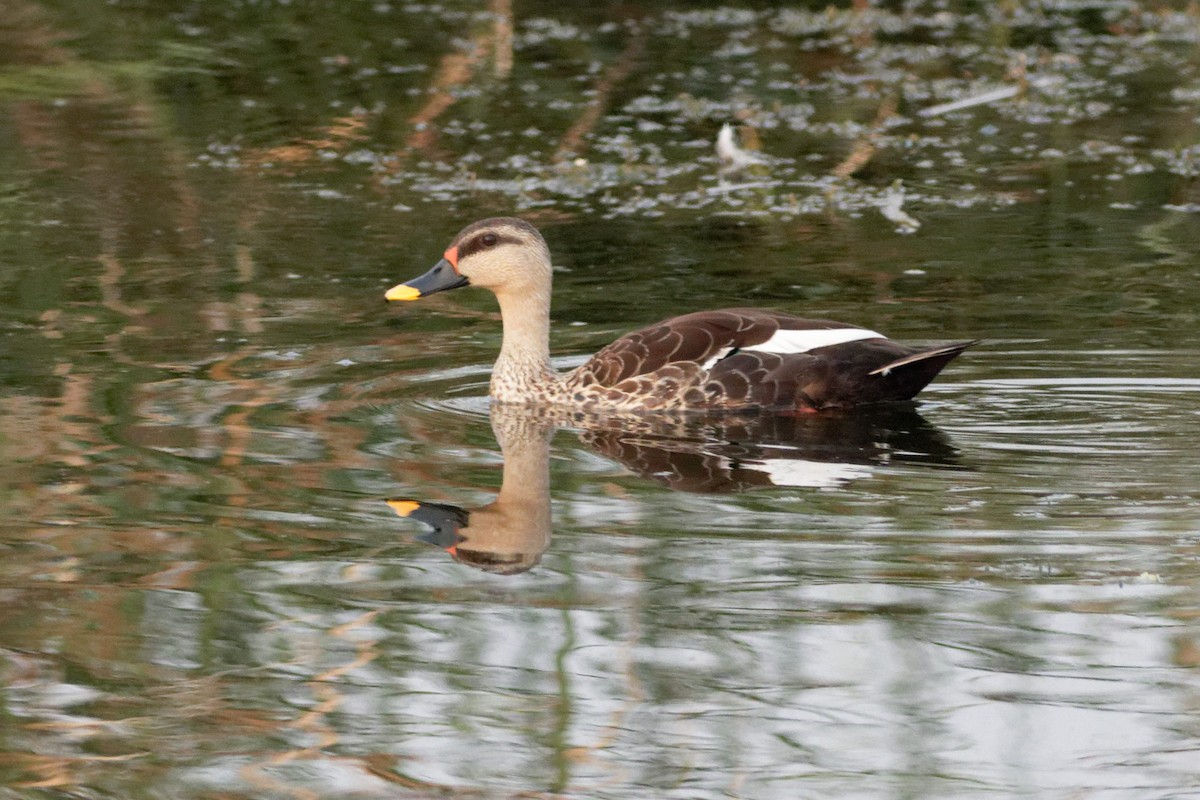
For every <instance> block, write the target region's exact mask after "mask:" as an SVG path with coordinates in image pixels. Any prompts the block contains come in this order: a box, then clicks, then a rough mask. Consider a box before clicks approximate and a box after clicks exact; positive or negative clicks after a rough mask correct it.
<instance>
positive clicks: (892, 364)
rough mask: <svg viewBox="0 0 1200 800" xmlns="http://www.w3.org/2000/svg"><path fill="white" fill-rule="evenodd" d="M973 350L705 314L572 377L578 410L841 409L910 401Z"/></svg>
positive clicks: (624, 341)
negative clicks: (964, 352)
mask: <svg viewBox="0 0 1200 800" xmlns="http://www.w3.org/2000/svg"><path fill="white" fill-rule="evenodd" d="M971 344H972V342H959V343H955V344H952V345H944V346H940V347H936V348H931V349H922V348H917V347H908V346H905V345H902V344H898V343H896V342H893V341H891V340H890V339H887V338H886V337H884V336H883V335H882V334H879V333H876V332H874V331H871V330H867V329H865V328H859V327H856V326H853V325H847V324H845V323H841V322H833V321H830V320H821V319H803V318H800V317H793V316H790V315H787V314H780V313H778V312H775V311H770V310H766V309H755V308H731V309H722V310H720V311H702V312H698V313H694V314H686V315H684V316H680V317H674V318H672V319H668V320H665V321H663V322H660V323H657V324H655V325H651V326H648V327H646V328H643V329H641V330H638V331H634V332H633V333H630V334H628V335H626V336H623V337H621V338H620V339H618V340H617V341H615V342H613V343H612V344H610V345H608V346H607V347H605V348H604V349H603V350H601V351H600V352H598V353H597V354H596V355H595V356H594V357H593V358H592V359H591V360H590V361H588V362H587V363H586V364H584V365H583V366H581V367H580V368H579V369H577V370H576V371H575V372H574V373H572V374H571V375H570V377H569V379H568V387H567V388H568V391H569V394H568V397H570V399H571V400H572V401H573V402H576V403H584V404H589V405H590V404H595V405H611V406H616V407H622V408H631V409H632V408H644V409H660V408H674V409H679V408H696V409H728V410H736V409H753V408H770V409H799V410H815V409H823V408H840V407H848V406H853V405H860V404H863V403H877V402H884V401H889V400H907V399H910V398H912V397H913V396H914V395H916V394H917V392H919V391H920V390H921V389H922V388H924V387H925V385H926V384H928V383H929V381H931V380H933V378H934V376H936V375H937V373H938V372H939V371H940V370H941V369H942V367H944V366H945V365H946V364H947V363H949V362H950V361H951V360H952V359H953V358H954V357H955V356H957V355H958V354H959V353H960V352H962V350H964V349H965V348H966V347H968V346H970V345H971Z"/></svg>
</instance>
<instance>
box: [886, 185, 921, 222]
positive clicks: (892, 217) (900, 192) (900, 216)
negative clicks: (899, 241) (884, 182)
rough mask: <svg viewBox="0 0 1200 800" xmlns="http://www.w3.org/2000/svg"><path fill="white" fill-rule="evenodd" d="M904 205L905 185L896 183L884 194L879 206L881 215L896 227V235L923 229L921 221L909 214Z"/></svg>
mask: <svg viewBox="0 0 1200 800" xmlns="http://www.w3.org/2000/svg"><path fill="white" fill-rule="evenodd" d="M903 205H904V183H903V181H895V182H894V183H893V184H892V185H891V186H889V187H888V188H887V191H886V192H884V194H883V202H881V203H880V204H879V213H880V214H883V216H884V217H885V218H886V219H887V220H888V221H889V222H893V223H895V225H896V233H916V232H917V230H918V229H920V227H921V223H920V221H919V220H917V219H915V218H914V217H912V216H911V215H909V214H908V212H906V211H905V210H904V209H903V208H902V207H901V206H903Z"/></svg>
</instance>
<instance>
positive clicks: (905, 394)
mask: <svg viewBox="0 0 1200 800" xmlns="http://www.w3.org/2000/svg"><path fill="white" fill-rule="evenodd" d="M550 282H551V267H550V255H549V250H548V248H547V247H546V244H545V241H544V240H543V239H542V237H541V235H540V234H539V233H538V232H537V231H536V229H534V228H533V227H532V226H531V225H529V224H528V223H526V222H524V221H523V220H515V219H510V218H496V219H488V220H482V221H480V222H476V223H474V224H472V225H470V226H468V227H467V228H465V229H464V230H463V231H462V232H461V233H460V234H459V235H458V236H457V237H456V238H455V239H454V241H453V242H452V243H451V245H450V247H449V248H447V250H446V252H445V254H444V258H443V260H442V261H441V262H439V263H438V265H437V266H435V267H434V269H432V270H430V272H429V273H426V274H425V275H423V276H421V277H420V278H417V279H414V280H413V281H410V282H409V283H407V284H401V285H400V286H397V287H395V288H393V289H392V290H391V291H389V293H388V298H389V299H416V297H423V296H426V295H428V294H432V293H434V292H437V291H442V290H444V289H449V288H455V287H457V286H461V285H466V284H468V283H469V284H471V285H478V286H484V287H485V288H489V289H491V290H492V291H493V292H494V293H495V294H496V297H497V299H498V300H499V301H500V309H501V315H502V317H503V320H504V342H503V345H502V347H501V352H500V358H499V359H498V360H497V362H496V367H495V370H494V371H493V375H492V383H491V395H492V398H493V400H495V401H497V402H501V403H521V404H553V405H565V406H572V407H576V408H581V409H600V408H603V409H610V410H615V411H659V410H662V411H679V410H706V411H745V410H751V409H778V410H802V411H815V410H823V409H832V408H847V407H850V406H855V405H862V404H866V403H879V402H885V401H893V400H908V399H911V398H912V397H914V396H915V395H916V394H917V393H918V392H919V391H921V389H923V388H924V387H925V386H926V385H927V384H928V383H929V382H930V381H931V380H933V378H934V377H935V376H936V375H937V374H938V372H940V371H941V369H942V368H943V367H944V366H945V365H946V364H948V363H949V362H950V361H951V360H952V359H953V358H954V357H955V356H957V355H958V354H959V353H961V352H962V351H963V350H964V349H966V348H967V347H969V346H970V345H971V344H973V342H956V343H953V344H946V345H941V346H937V347H932V348H919V347H911V346H907V345H902V344H898V343H896V342H893V341H891V340H890V339H887V338H885V337H883V336H882V335H880V334H877V333H875V332H873V331H868V330H864V329H861V328H858V327H856V326H853V325H848V324H845V323H841V322H832V321H829V320H819V319H802V318H799V317H793V316H790V315H787V314H781V313H778V312H775V311H770V310H765V309H754V308H732V309H722V310H719V311H701V312H697V313H693V314H686V315H684V316H680V317H675V318H672V319H668V320H665V321H663V322H660V323H657V324H655V325H651V326H649V327H646V328H643V329H641V330H639V331H635V332H633V333H630V334H628V335H626V336H623V337H621V338H620V339H618V340H617V341H615V342H613V343H612V344H610V345H608V346H607V347H605V348H604V349H602V350H601V351H600V352H598V353H597V354H596V355H595V356H594V357H593V358H592V359H591V360H590V361H588V362H587V363H585V364H583V365H582V366H580V367H579V368H577V369H576V370H574V371H572V372H570V373H567V374H566V375H558V374H557V373H555V372H554V371H553V369H551V367H550V361H549V344H548V339H549V303H550Z"/></svg>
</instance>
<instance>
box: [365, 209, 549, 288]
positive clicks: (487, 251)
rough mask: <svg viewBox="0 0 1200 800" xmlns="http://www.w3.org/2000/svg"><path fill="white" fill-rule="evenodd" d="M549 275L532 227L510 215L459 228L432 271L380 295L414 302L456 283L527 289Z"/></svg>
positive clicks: (545, 254) (543, 249)
mask: <svg viewBox="0 0 1200 800" xmlns="http://www.w3.org/2000/svg"><path fill="white" fill-rule="evenodd" d="M550 274H551V268H550V251H549V249H548V248H547V247H546V240H545V239H543V238H542V235H541V234H540V233H538V232H537V229H536V228H534V227H533V226H532V225H530V224H529V223H528V222H526V221H525V220H522V219H516V218H515V217H493V218H492V219H485V220H481V221H480V222H476V223H474V224H472V225H468V226H467V227H465V228H463V229H462V231H460V232H459V234H458V235H457V236H455V237H454V241H452V242H451V243H450V246H449V247H447V248H446V252H444V253H443V254H442V260H441V261H439V262H438V263H436V264H434V265H433V269H431V270H429V271H428V272H426V273H425V274H424V275H422V276H421V277H419V278H413V279H412V280H411V281H408V282H406V283H401V284H399V285H398V286H393V287H392V288H391V289H388V291H387V294H385V295H384V297H385V298H387V299H388V300H417V299H419V298H422V297H428V296H429V295H431V294H434V293H436V292H442V291H445V290H447V289H457V288H459V287H460V286H482V287H484V288H485V289H491V290H492V291H493V292H495V293H496V294H500V293H502V292H503V293H508V292H516V293H523V292H532V291H536V290H539V289H540V290H544V289H545V288H546V287H548V286H549V284H550Z"/></svg>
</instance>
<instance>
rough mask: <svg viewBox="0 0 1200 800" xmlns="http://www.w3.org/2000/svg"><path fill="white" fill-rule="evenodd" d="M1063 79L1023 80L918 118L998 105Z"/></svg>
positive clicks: (931, 109)
mask: <svg viewBox="0 0 1200 800" xmlns="http://www.w3.org/2000/svg"><path fill="white" fill-rule="evenodd" d="M1060 80H1061V79H1059V78H1055V77H1051V76H1042V77H1039V78H1031V79H1029V80H1023V81H1021V82H1020V83H1016V84H1013V85H1011V86H1001V87H1000V88H998V89H992V90H991V91H988V92H983V93H982V94H976V95H972V96H970V97H963V98H960V99H958V100H953V101H951V102H949V103H940V104H938V105H936V106H929V107H928V108H923V109H921V110H920V111H918V112H917V116H918V117H937V116H941V115H942V114H949V113H950V112H952V111H961V110H962V109H964V108H973V107H974V106H982V105H987V104H988V103H996V102H999V101H1000V100H1008V99H1009V98H1011V97H1016V96H1017V95H1019V94H1022V93H1024V92H1025V91H1027V90H1028V89H1030V88H1033V89H1042V88H1045V87H1048V86H1051V85H1053V84H1056V83H1059V82H1060Z"/></svg>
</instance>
